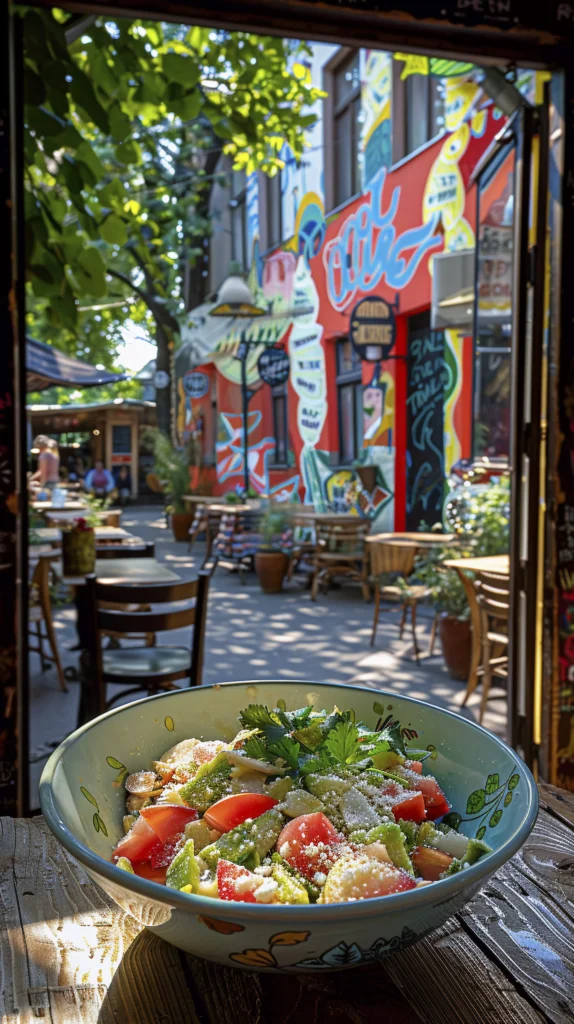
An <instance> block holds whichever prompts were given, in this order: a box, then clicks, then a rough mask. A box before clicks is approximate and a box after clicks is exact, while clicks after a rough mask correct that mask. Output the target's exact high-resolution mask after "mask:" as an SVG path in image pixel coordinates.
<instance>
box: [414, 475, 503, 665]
mask: <svg viewBox="0 0 574 1024" xmlns="http://www.w3.org/2000/svg"><path fill="white" fill-rule="evenodd" d="M445 518H446V526H447V529H449V530H450V531H452V532H453V533H456V535H457V538H458V545H457V547H456V557H457V558H482V557H485V556H489V555H502V554H506V552H507V551H508V546H509V527H510V491H509V481H508V479H504V480H502V481H501V482H499V483H496V484H493V483H489V484H488V486H487V487H480V486H478V487H475V486H472V485H470V484H465V485H464V486H462V487H461V488H457V489H456V491H455V492H453V494H452V495H451V497H450V500H449V501H448V503H447V505H446V516H445ZM438 528H439V529H440V524H439V526H438ZM433 529H435V527H433ZM453 555H454V551H453V549H452V548H450V547H436V548H432V549H430V550H429V551H428V552H426V553H425V555H424V556H422V557H421V558H420V559H418V560H417V563H416V568H415V571H416V576H417V578H418V579H419V580H420V581H421V582H422V583H425V584H426V586H427V587H428V588H429V591H430V594H431V598H432V601H433V604H434V606H435V608H436V610H437V612H438V613H439V615H440V619H439V636H440V640H441V644H442V650H443V655H444V660H445V663H446V667H447V669H448V671H449V673H450V675H451V677H452V678H453V679H461V680H463V679H466V678H467V676H468V671H469V667H470V649H471V644H470V621H469V619H470V608H469V606H468V601H467V598H466V594H465V591H464V587H463V585H462V583H461V580H460V577H459V576H458V575H457V573H455V572H454V571H452V570H449V569H445V568H444V567H443V565H442V563H443V562H444V561H445V559H447V558H452V557H453Z"/></svg>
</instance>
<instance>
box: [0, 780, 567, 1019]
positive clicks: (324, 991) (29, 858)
mask: <svg viewBox="0 0 574 1024" xmlns="http://www.w3.org/2000/svg"><path fill="white" fill-rule="evenodd" d="M555 805H556V806H557V808H558V812H555V811H554V809H553V808H554V806H555ZM570 815H572V817H573V818H574V795H572V794H566V793H565V792H564V791H561V790H556V789H555V788H554V787H541V812H540V815H539V818H538V821H537V824H536V826H535V828H534V831H533V833H532V835H531V836H530V838H529V839H528V841H527V842H526V844H525V845H524V847H523V848H522V850H521V851H520V852H519V854H518V855H517V856H516V857H515V858H513V860H512V861H511V862H510V863H509V864H507V865H505V867H504V868H502V869H501V870H500V871H499V872H497V874H496V875H495V876H494V878H493V879H491V880H490V881H489V882H488V883H487V885H486V886H485V888H484V889H483V890H482V892H481V893H479V894H478V895H477V896H476V897H475V898H474V899H473V900H472V901H471V902H470V903H469V904H467V906H466V907H465V908H464V909H463V911H462V912H461V913H460V914H459V915H458V916H457V917H454V918H452V919H451V920H450V921H448V922H447V923H446V924H445V925H444V926H443V927H442V928H440V929H438V930H437V931H435V932H434V933H433V934H432V935H430V936H428V937H427V938H426V939H423V940H421V942H419V943H417V944H416V945H414V946H411V947H408V948H407V949H405V950H403V951H402V952H400V953H395V954H393V956H391V957H389V958H387V959H386V960H384V961H383V962H382V963H381V964H375V965H372V966H369V967H366V968H358V969H356V970H352V971H343V972H339V973H329V974H328V975H325V974H313V975H311V974H306V975H280V976H278V975H270V974H260V975H257V974H249V973H246V972H242V971H239V970H236V969H234V968H231V967H229V968H226V967H219V966H216V965H215V964H211V963H208V962H206V961H202V960H200V959H198V958H195V957H192V956H189V955H188V954H186V953H183V952H182V951H180V950H178V949H176V948H175V947H173V946H169V945H168V944H167V943H165V942H163V941H162V940H161V939H159V938H157V937H155V936H153V935H152V934H150V933H148V932H145V931H140V929H139V925H138V924H137V923H136V922H135V921H134V920H133V919H132V918H131V917H130V916H129V915H127V914H125V913H124V912H123V911H122V910H120V909H119V907H116V906H115V904H113V903H112V901H111V900H110V899H109V897H108V896H106V894H105V893H103V892H102V891H101V890H100V889H99V888H98V887H97V886H96V885H94V883H93V882H91V881H90V879H89V878H88V876H87V875H86V874H85V872H84V870H83V868H82V867H81V866H80V865H79V864H78V863H76V862H75V861H74V860H73V859H72V857H70V855H69V854H68V853H66V852H65V851H64V850H63V849H62V848H61V847H60V846H59V844H58V843H57V842H56V840H55V839H54V837H53V836H52V834H51V833H50V832H49V830H48V828H47V825H46V824H45V822H44V820H43V818H34V819H32V820H17V821H14V820H12V819H7V818H3V819H0V868H1V876H0V1020H2V1021H3V1022H4V1024H29V1022H30V1024H31V1022H32V1021H34V1022H37V1021H38V1019H42V1020H43V1021H45V1022H47V1024H69V1022H70V1024H96V1022H97V1024H184V1022H193V1024H239V1022H241V1024H298V1022H299V1021H301V1022H304V1024H344V1022H351V1024H395V1022H396V1024H399V1022H400V1024H411V1022H412V1024H416V1022H418V1021H422V1022H425V1024H507V1022H508V1024H542V1022H545V1021H550V1022H556V1024H569V1022H572V1021H574V828H573V827H572V825H571V824H570V823H569V816H570Z"/></svg>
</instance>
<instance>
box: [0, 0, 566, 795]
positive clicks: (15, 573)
mask: <svg viewBox="0 0 574 1024" xmlns="http://www.w3.org/2000/svg"><path fill="white" fill-rule="evenodd" d="M32 3H34V0H32ZM35 3H36V6H43V7H48V6H54V5H53V4H50V3H49V2H47V0H35ZM345 3H346V4H348V6H346V5H344V4H345ZM58 6H60V7H63V8H65V9H67V10H70V11H73V12H76V13H78V14H86V15H90V14H91V15H93V14H94V13H97V14H107V15H109V16H118V17H130V16H131V17H146V16H147V17H150V18H156V19H158V20H159V19H161V20H171V21H179V22H184V23H185V22H187V23H191V24H208V25H217V26H218V27H222V28H223V27H225V28H229V29H244V30H245V29H247V30H250V31H254V32H259V33H262V34H270V33H271V34H277V35H285V36H292V37H294V38H299V39H300V38H309V39H316V40H326V41H331V42H337V43H338V42H340V40H341V39H344V40H345V43H346V44H347V45H348V44H349V42H351V43H352V44H353V45H355V46H364V47H366V48H372V47H373V46H377V47H380V48H387V49H399V50H405V49H408V50H412V51H414V52H425V53H433V52H434V53H439V52H440V53H442V54H443V55H444V56H452V57H453V58H456V59H459V60H460V59H461V57H467V58H468V59H469V60H473V59H476V60H477V61H478V62H480V63H481V64H485V63H492V62H501V61H502V62H504V63H505V64H507V63H512V62H514V63H520V64H522V65H525V66H529V67H533V68H540V67H554V68H561V67H566V68H568V62H569V61H571V41H572V40H574V19H569V18H566V17H565V15H564V11H565V5H562V4H558V3H557V2H556V0H547V2H546V3H545V4H544V5H538V6H537V7H534V5H533V6H532V13H531V8H530V6H529V5H523V4H520V5H519V4H518V3H517V0H494V2H492V3H489V4H488V5H486V4H482V3H481V4H480V5H479V4H466V3H465V4H463V3H462V2H461V0H399V3H397V0H354V3H353V4H352V6H351V0H343V5H341V4H338V3H336V2H334V0H331V2H329V0H327V2H322V3H319V2H318V0H275V2H274V3H273V4H269V3H268V0H198V2H197V3H195V2H194V3H193V4H191V3H190V2H189V0H175V2H174V0H166V2H165V3H164V4H162V5H160V4H159V3H158V0H116V2H113V3H109V2H105V0H90V2H77V0H69V2H66V0H64V2H62V3H59V4H58ZM486 6H488V8H489V11H488V13H485V12H484V10H477V8H479V7H480V8H483V7H486ZM160 7H161V9H160ZM398 7H400V8H401V10H400V11H398V12H397V8H398ZM519 7H520V10H518V9H519ZM526 8H527V9H526ZM13 13H14V12H12V14H13ZM0 29H2V30H3V31H2V42H1V43H0V46H1V47H2V56H3V58H4V60H3V67H2V71H1V72H0V76H1V77H0V82H1V91H2V95H1V96H0V179H1V182H2V184H1V186H0V187H1V188H2V198H3V200H4V201H3V203H2V205H1V209H2V218H3V220H2V228H3V229H4V230H3V231H2V233H1V235H0V237H1V238H2V239H3V240H7V239H8V238H11V246H10V248H9V245H8V242H7V241H3V245H2V254H1V256H0V267H1V268H2V290H1V293H0V303H1V305H0V316H1V318H2V326H3V331H2V342H1V344H2V345H3V346H4V355H5V365H10V367H11V368H12V381H11V382H8V384H7V387H9V388H10V390H9V391H7V396H8V404H6V402H5V409H4V436H5V438H6V439H8V440H9V444H8V445H7V446H6V451H7V454H8V458H9V459H10V460H11V466H10V468H11V470H12V472H13V476H14V491H13V493H12V494H11V495H8V494H5V495H4V497H5V498H9V499H10V500H9V501H4V502H2V499H1V497H0V547H1V546H2V544H4V546H5V547H6V552H5V556H4V563H5V568H4V569H1V568H0V572H2V575H3V580H2V581H1V582H3V583H4V584H5V585H4V588H3V590H4V597H3V600H4V604H5V608H6V610H8V609H11V613H9V614H8V617H7V618H6V616H5V617H4V623H3V625H4V636H3V637H0V646H2V647H3V651H2V652H0V654H5V652H6V651H8V650H9V651H10V654H9V657H8V660H6V659H5V660H4V674H3V676H0V686H3V687H4V703H5V704H6V703H7V702H8V700H9V699H11V698H15V699H16V718H15V719H13V720H12V733H14V732H15V731H16V732H17V737H18V744H17V745H15V744H12V748H10V746H8V747H7V748H6V751H7V754H6V756H7V761H6V764H7V768H5V769H4V770H3V771H2V772H0V807H2V808H3V809H4V810H5V811H6V812H8V813H10V812H12V813H20V814H21V813H25V812H27V810H28V807H27V792H26V787H27V784H26V782H25V781H24V777H26V778H27V766H26V765H25V763H24V761H25V759H26V756H27V736H26V724H25V720H24V719H25V717H26V715H27V705H28V683H27V655H26V642H25V636H26V629H27V623H26V614H27V612H26V608H27V604H26V582H25V579H26V548H27V523H26V504H27V498H26V486H25V482H26V475H25V472H26V444H25V386H24V372H23V371H24V368H23V366H22V363H21V361H20V360H19V355H20V353H22V352H23V351H24V348H23V330H24V325H23V318H22V316H20V317H19V316H18V312H19V311H20V312H21V311H22V310H23V295H24V284H23V269H24V251H23V237H24V234H23V222H22V218H21V209H22V204H21V201H20V199H21V196H20V193H21V166H22V162H21V141H22V140H21V138H20V132H19V131H18V125H19V123H20V122H21V116H20V114H21V110H20V107H21V88H20V75H19V53H20V49H21V44H20V43H19V40H18V19H17V18H13V17H11V15H10V12H9V10H8V5H7V4H4V5H3V7H2V12H1V13H0ZM563 82H564V86H565V90H564V93H563V95H562V97H560V95H559V93H560V89H559V88H558V89H557V88H556V83H555V88H554V94H555V96H556V97H558V102H559V103H560V102H561V103H562V111H564V110H566V111H568V112H569V118H568V119H564V129H563V134H564V140H563V144H564V146H565V150H566V153H567V164H566V166H567V168H569V169H570V171H571V173H570V174H565V175H564V176H563V178H562V179H561V193H562V209H563V218H562V222H561V237H565V238H568V237H572V234H573V230H574V123H573V115H572V114H571V113H570V111H571V110H572V109H574V73H573V72H570V71H566V72H565V74H564V79H563ZM559 248H560V246H559V245H558V250H559ZM565 252H567V249H565ZM556 263H557V261H556V260H555V264H556ZM573 263H574V257H571V256H568V267H564V268H561V267H559V266H557V265H553V273H554V274H558V273H559V272H561V271H562V270H563V271H564V279H566V280H568V279H569V278H571V276H572V273H571V271H572V270H573V269H574V267H573V266H572V264H573ZM553 287H554V289H556V288H558V289H559V290H560V301H559V308H560V321H561V324H562V325H570V324H571V323H572V322H574V289H570V290H569V291H568V290H565V289H564V288H563V287H562V279H561V278H556V277H555V278H554V281H553ZM568 342H569V339H566V338H565V331H560V332H559V336H558V338H557V339H556V344H557V346H558V348H559V352H560V364H559V367H558V376H557V377H555V378H552V380H551V382H550V387H551V388H552V387H554V388H555V389H556V391H557V392H560V394H561V395H564V394H565V393H566V390H567V389H568V387H570V385H571V380H570V378H573V379H574V368H572V369H570V367H569V354H568ZM10 403H11V404H10ZM554 408H555V410H556V411H558V406H555V407H554ZM534 429H537V428H536V426H534ZM573 433H574V429H573ZM557 443H558V441H557ZM551 454H553V455H555V458H554V460H553V461H554V462H555V461H556V459H557V456H558V452H556V453H551ZM570 476H571V477H572V486H571V488H570V489H571V490H572V493H573V495H574V470H570ZM567 482H568V481H567ZM16 494H17V495H19V496H20V497H19V516H18V517H17V518H18V522H17V524H16V522H15V519H14V514H13V513H14V509H13V503H14V496H15V495H16ZM573 511H574V509H573ZM557 515H558V513H557ZM11 530H15V533H16V542H15V544H13V543H11V542H10V540H9V539H8V538H9V536H10V533H11ZM572 565H573V571H574V553H573V555H572ZM0 585H1V584H0ZM554 593H555V594H556V591H554ZM14 607H15V608H16V619H14V617H13V610H14ZM10 623H13V627H14V628H13V630H11V628H10ZM16 638H18V643H16ZM10 659H11V660H10ZM0 710H1V709H0ZM573 717H574V706H573ZM1 718H2V716H1V714H0V731H1V724H2V723H1ZM12 738H14V736H13V737H12ZM18 746H19V749H18ZM0 756H1V755H0ZM18 765H19V767H18ZM573 775H574V765H573Z"/></svg>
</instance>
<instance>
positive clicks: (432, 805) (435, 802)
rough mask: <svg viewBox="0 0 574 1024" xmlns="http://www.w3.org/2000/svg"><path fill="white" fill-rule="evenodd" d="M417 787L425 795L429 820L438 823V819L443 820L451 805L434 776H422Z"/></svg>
mask: <svg viewBox="0 0 574 1024" xmlns="http://www.w3.org/2000/svg"><path fill="white" fill-rule="evenodd" d="M415 785H416V788H417V789H418V790H420V792H421V793H422V795H423V798H424V802H425V807H426V812H427V818H430V819H431V821H436V819H437V818H442V816H443V814H448V812H449V811H450V804H449V802H448V800H447V798H446V796H445V795H444V793H443V791H442V789H441V788H440V786H439V784H438V782H437V781H436V779H435V778H434V777H433V776H432V775H421V776H420V778H418V779H417V781H416V783H415Z"/></svg>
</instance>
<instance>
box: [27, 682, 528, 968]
mask: <svg viewBox="0 0 574 1024" xmlns="http://www.w3.org/2000/svg"><path fill="white" fill-rule="evenodd" d="M280 698H282V699H283V700H285V702H286V704H287V707H288V708H290V709H294V708H297V707H302V706H304V705H306V704H307V703H313V704H314V705H315V707H317V708H323V707H324V708H332V707H333V705H334V704H337V705H338V707H340V708H341V709H345V710H346V709H349V708H352V709H354V711H355V715H356V718H357V719H362V720H363V721H364V722H366V723H367V724H368V725H370V726H371V727H373V728H374V727H375V726H376V725H377V723H378V722H380V721H381V720H382V721H385V720H389V721H397V722H399V723H400V725H401V727H402V731H403V736H404V738H405V741H406V742H407V745H408V744H410V745H411V746H412V747H417V748H419V749H421V748H426V749H427V750H429V751H430V752H431V758H432V759H431V758H429V759H428V760H427V762H426V764H427V766H428V768H429V769H430V771H431V772H432V774H434V775H436V777H437V779H438V780H439V782H440V783H441V785H442V786H443V788H444V789H445V791H446V793H447V795H448V797H449V799H450V801H451V804H452V809H453V814H454V815H456V818H455V819H454V822H453V823H457V824H458V827H459V829H460V830H461V831H462V832H464V834H465V835H468V836H478V837H479V838H482V837H484V839H485V840H486V841H488V843H489V845H490V846H492V847H493V850H494V852H493V853H492V854H491V855H490V856H488V857H485V858H483V859H482V860H480V861H479V862H478V863H477V864H476V865H474V866H472V867H469V868H467V869H466V870H464V871H463V872H460V873H459V874H456V875H453V876H452V877H450V878H448V879H445V880H443V881H440V882H437V883H435V884H433V885H429V886H422V887H420V888H418V889H414V890H411V891H408V892H405V893H397V894H395V895H394V896H386V897H384V898H381V897H379V898H375V899H368V900H364V901H360V902H355V903H346V904H330V905H327V906H312V905H311V906H270V905H261V906H259V905H253V904H247V903H230V902H225V901H223V900H214V899H209V898H207V897H201V896H188V895H186V894H184V893H179V892H176V891H174V890H173V889H167V888H165V887H164V886H162V885H158V884H156V883H155V882H150V881H147V880H145V879H143V878H138V877H137V876H136V875H131V874H129V873H127V872H125V871H122V870H121V869H120V868H117V867H116V866H115V865H114V864H112V863H111V862H110V859H109V858H110V856H111V853H112V850H113V847H114V845H115V843H116V842H117V840H118V839H119V838H120V836H121V835H122V834H123V830H122V815H123V813H124V796H125V793H124V786H123V781H124V779H125V777H126V774H127V773H128V772H130V773H131V772H134V771H137V770H138V769H141V768H147V767H149V762H150V761H151V760H153V759H157V758H159V757H160V756H161V755H162V753H164V751H165V750H166V749H168V748H169V747H171V746H173V745H174V744H175V743H177V742H179V741H180V740H183V739H185V738H187V737H189V736H196V737H200V738H203V739H231V738H232V737H233V736H234V735H235V733H236V731H237V727H238V726H237V716H238V713H239V711H240V709H241V708H243V707H245V706H246V705H247V704H249V703H263V704H267V705H269V706H270V707H273V706H275V705H276V704H277V701H278V700H279V699H280ZM40 800H41V804H42V811H43V813H44V815H45V817H46V820H47V822H48V824H49V826H50V828H51V829H52V831H53V832H54V834H55V835H56V837H57V838H58V839H59V841H60V842H61V843H62V845H63V846H65V847H66V849H67V850H69V852H70V853H71V854H72V855H73V856H74V857H76V858H77V860H79V861H80V862H81V864H83V866H84V867H85V869H86V871H87V872H88V874H89V875H90V876H91V877H92V878H93V879H94V881H95V882H97V883H98V884H99V885H100V886H101V887H102V888H103V889H104V890H105V891H106V892H107V893H109V895H110V896H111V897H112V898H113V899H114V900H115V901H116V903H118V904H119V905H120V907H122V908H123V909H125V910H126V911H129V912H130V913H131V914H132V915H133V916H134V917H136V918H137V920H138V921H139V922H140V923H141V924H142V925H145V926H146V927H147V928H150V929H151V931H153V932H154V933H155V934H156V935H160V936H161V937H162V938H164V939H167V941H168V942H171V943H173V944H174V945H175V946H179V947H180V948H181V949H184V950H187V951H188V952H190V953H194V954H196V955H197V956H201V957H205V958H207V959H208V960H215V961H217V962H218V963H221V964H226V965H227V966H230V965H238V966H242V967H246V968H252V969H256V970H267V971H285V970H294V971H295V970H296V971H321V970H326V969H327V970H328V969H340V968H342V967H351V966H355V965H358V964H362V963H367V962H370V961H373V960H378V959H380V958H382V957H385V956H387V955H388V954H390V953H392V952H394V951H395V950H398V949H402V948H403V947H404V946H406V945H408V944H410V943H412V942H416V940H417V939H419V938H421V937H422V936H423V935H426V934H427V933H428V932H430V931H432V930H433V929H434V928H437V927H438V926H439V925H442V924H443V923H444V922H445V921H446V920H447V918H449V917H450V916H451V915H452V914H455V913H457V912H458V911H459V910H460V909H461V907H463V906H464V904H465V903H466V902H467V901H468V900H469V899H471V898H472V897H473V896H475V895H476V893H477V891H478V890H479V889H480V887H481V886H482V885H484V883H485V882H486V881H487V879H488V878H489V877H490V875H492V874H493V872H494V871H496V870H497V869H498V868H500V866H501V865H502V864H504V862H505V861H507V860H508V859H509V858H510V857H512V856H513V854H515V853H516V851H517V850H518V849H519V847H520V846H521V845H522V843H523V842H524V841H525V839H526V837H527V836H528V834H529V832H530V831H531V829H532V827H533V825H534V822H535V820H536V815H537V811H538V797H537V790H536V786H535V783H534V780H533V778H532V776H531V774H530V772H529V771H528V769H527V768H526V766H525V765H524V764H523V763H522V761H521V760H520V758H519V757H517V755H516V754H515V753H514V751H512V750H511V749H510V748H509V747H507V746H506V745H505V744H504V743H502V741H501V740H499V739H497V737H496V736H493V735H492V734H491V733H489V732H487V731H486V730H485V729H481V728H480V727H479V726H477V725H474V724H473V723H471V722H468V721H466V719H464V718H459V717H458V716H457V715H453V714H451V713H450V712H448V711H443V710H441V709H440V708H436V707H433V706H432V705H429V704H424V703H422V702H420V701H417V700H412V699H409V698H407V697H399V696H397V695H396V694H394V693H388V692H385V691H380V690H373V689H367V688H363V687H359V686H339V685H330V684H326V683H310V682H302V681H301V682H299V681H297V682H285V681H281V682H259V681H258V682H254V683H244V682H243V683H224V684H221V685H215V686H202V687H198V688H197V689H188V690H178V691H174V692H171V693H166V694H161V695H160V696H156V697H150V698H147V699H145V700H140V701H137V702H136V703H133V704H127V705H124V706H123V707H120V708H118V709H117V710H114V711H109V712H108V713H107V714H105V715H103V716H102V717H101V718H97V719H95V720H94V721H93V722H90V723H89V724H88V725H86V726H84V727H83V728H82V729H79V730H78V731H77V732H75V733H73V734H72V735H71V736H70V737H69V738H68V739H67V740H66V741H65V742H64V743H63V744H62V745H61V746H60V747H59V748H58V749H57V750H56V751H55V752H54V754H53V755H52V757H51V758H50V760H49V762H48V764H47V765H46V768H45V770H44V773H43V775H42V780H41V783H40ZM451 820H452V819H451Z"/></svg>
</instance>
